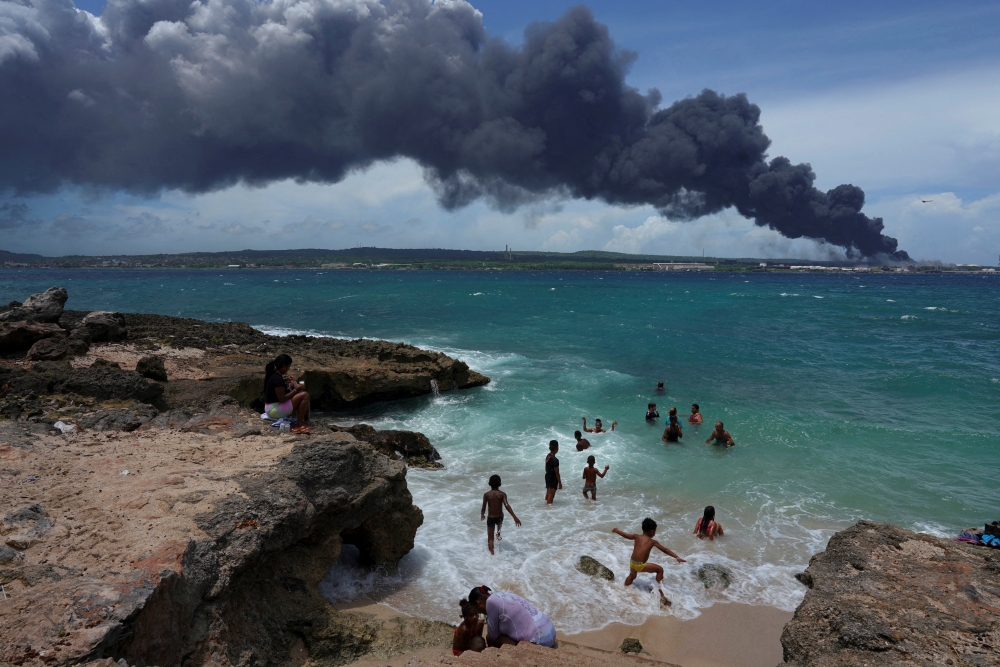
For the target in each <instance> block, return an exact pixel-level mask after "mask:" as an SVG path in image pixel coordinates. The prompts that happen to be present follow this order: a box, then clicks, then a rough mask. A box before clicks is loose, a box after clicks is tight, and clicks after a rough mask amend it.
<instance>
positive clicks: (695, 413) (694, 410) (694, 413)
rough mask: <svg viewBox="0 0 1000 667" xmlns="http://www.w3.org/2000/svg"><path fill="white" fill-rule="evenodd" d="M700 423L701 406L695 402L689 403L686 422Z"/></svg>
mask: <svg viewBox="0 0 1000 667" xmlns="http://www.w3.org/2000/svg"><path fill="white" fill-rule="evenodd" d="M700 423H701V408H699V407H698V404H697V403H692V404H691V416H690V417H688V424H700Z"/></svg>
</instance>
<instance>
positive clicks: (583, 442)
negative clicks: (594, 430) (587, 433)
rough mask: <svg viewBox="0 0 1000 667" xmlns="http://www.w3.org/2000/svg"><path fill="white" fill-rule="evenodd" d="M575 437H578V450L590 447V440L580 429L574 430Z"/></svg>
mask: <svg viewBox="0 0 1000 667" xmlns="http://www.w3.org/2000/svg"><path fill="white" fill-rule="evenodd" d="M573 437H574V438H576V451H578V452H582V451H583V450H585V449H587V448H589V447H590V440H587V439H586V438H585V437H583V434H582V433H580V432H579V431H573Z"/></svg>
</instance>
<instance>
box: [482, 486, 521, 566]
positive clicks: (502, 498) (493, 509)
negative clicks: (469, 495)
mask: <svg viewBox="0 0 1000 667" xmlns="http://www.w3.org/2000/svg"><path fill="white" fill-rule="evenodd" d="M505 507H506V508H507V511H508V512H510V515H511V516H512V517H514V525H515V526H520V525H521V520H520V519H518V518H517V515H516V514H514V510H512V509H511V508H510V503H508V502H507V494H506V493H504V492H503V491H501V490H500V475H493V476H491V477H490V490H489V491H487V492H486V493H484V494H483V507H482V509H481V510H479V520H480V521H483V520H484V519H485V520H486V529H487V530H488V531H489V533H488V534H487V538H486V544H487V546H489V548H490V553H491V554H492V553H494V552H493V529H494V528H496V532H497V539H498V540H502V539H503V538H502V537H500V528H501V527H503V508H505ZM487 509H489V516H487V515H486V510H487Z"/></svg>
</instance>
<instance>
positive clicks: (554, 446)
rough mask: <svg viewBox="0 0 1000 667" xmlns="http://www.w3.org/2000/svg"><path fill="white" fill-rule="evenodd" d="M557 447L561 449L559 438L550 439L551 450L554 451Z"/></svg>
mask: <svg viewBox="0 0 1000 667" xmlns="http://www.w3.org/2000/svg"><path fill="white" fill-rule="evenodd" d="M557 449H559V441H558V440H549V451H550V452H554V451H556V450H557Z"/></svg>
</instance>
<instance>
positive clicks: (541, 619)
mask: <svg viewBox="0 0 1000 667" xmlns="http://www.w3.org/2000/svg"><path fill="white" fill-rule="evenodd" d="M291 365H292V358H291V357H290V356H288V355H287V354H280V355H278V356H277V357H276V358H275V359H274V361H271V362H269V363H268V364H267V366H266V367H265V370H264V413H265V414H266V415H267V416H268V417H269V418H270V419H283V418H289V417H291V416H292V415H293V414H294V415H295V416H296V422H297V423H296V426H295V427H294V428H292V429H291V430H292V432H293V433H309V431H310V428H309V425H308V423H307V422H308V420H309V416H310V408H311V405H310V399H309V393H308V392H307V391H306V390H305V385H304V384H303V383H300V382H297V381H296V380H295V379H294V378H293V377H292V376H291V375H289V374H288V371H289V369H290V368H291ZM657 392H658V393H664V392H665V388H664V383H663V382H660V383H658V385H657ZM659 416H660V414H659V412H658V411H657V409H656V404H655V403H649V405H648V406H647V411H646V421H647V422H654V421H655V420H656V419H658V418H659ZM688 423H689V424H701V423H702V416H701V412H700V408H699V406H698V404H697V403H695V404H693V405H692V406H691V415H690V416H689V417H688ZM617 426H618V422H617V421H613V422H612V423H611V428H610V429H605V428H604V423H603V422H602V420H600V419H595V420H594V426H593V427H588V426H587V418H586V417H583V432H582V433H581V432H580V431H576V432H575V433H574V434H573V435H574V437H575V438H576V449H577V451H583V450H585V449H588V448H590V446H591V444H590V441H589V440H587V439H586V438H584V437H583V433H589V434H601V433H608V432H613V431H614V430H615V428H616V427H617ZM682 437H683V429H682V428H681V426H680V423H679V421H678V419H677V408H670V411H669V420H668V423H667V427H666V429H665V430H664V432H663V436H662V438H661V439H662V440H663V442H665V443H668V444H675V443H678V442H679V441H680V439H681V438H682ZM713 440H714V441H715V444H718V445H723V446H727V447H731V446H733V445H734V444H735V443H734V442H733V438H732V436H731V435H730V434H729V432H728V431H726V430H725V428H724V426H723V424H722V422H716V424H715V430H713V432H712V434H711V435H710V436H709V438H708V440H706V441H705V443H706V444H708V443H710V442H712V441H713ZM558 452H559V442H558V441H557V440H552V441H550V442H549V453H548V455H547V456H546V457H545V502H546V504H549V505H551V504H552V503H553V502H554V501H555V495H556V491H558V490H559V489H562V488H563V486H562V476H561V474H560V472H559V459H558V458H557V457H556V454H558ZM596 464H597V460H596V457H595V456H593V455H590V456H588V457H587V466H586V467H585V468H584V469H583V475H582V479H583V497H584V499H585V500H586V501H587V502H594V501H596V500H597V479H598V478H599V477H600V478H602V479H603V478H604V476H605V475H606V474H607V473H608V470H610V468H611V466H609V465H605V466H604V469H603V470H601V469H599V468H598V467H597V465H596ZM501 483H502V482H501V479H500V476H499V475H491V476H490V478H489V486H490V490H489V491H487V492H486V493H485V494H483V504H482V508H481V509H480V520H483V521H486V530H487V547H488V548H489V551H490V554H494V553H495V549H496V547H495V543H496V541H497V540H499V539H501V538H500V530H501V528H502V527H503V520H504V510H506V511H507V513H508V514H510V516H511V518H512V519H513V520H514V525H515V526H520V525H521V520H520V519H518V518H517V515H516V514H514V510H513V508H511V506H510V501H509V500H508V498H507V494H506V493H504V492H503V491H501V490H500V486H501ZM641 528H642V531H641V532H639V533H626V532H624V531H622V530H619V529H618V528H617V527H616V528H613V529H612V531H611V532H613V533H614V534H616V535H619V536H621V537H623V538H625V539H626V540H629V541H631V542H632V543H633V545H632V555H631V557H630V559H629V575H628V577H627V578H626V579H625V585H626V586H631V585H632V583H633V582H634V581H635V578H636V577H637V576H638V575H639V574H640V573H648V574H652V575H654V576H655V577H656V584H657V588H658V590H659V594H660V601H661V604H664V605H669V604H670V602H669V600H667V598H666V596H665V595H664V593H663V590H662V589H660V588H659V586H660V584H661V583H662V581H663V568H662V567H661V566H660V565H657V564H655V563H651V562H649V559H650V554H651V553H652V551H653V549H658V550H659V551H662V552H663V553H665V554H666V555H668V556H670V557H671V558H674V559H675V560H676V561H677V562H678V563H684V562H686V561H685V560H684V559H683V558H681V557H680V556H678V555H677V554H676V553H674V552H673V551H671V550H670V549H669V548H667V547H666V546H664V545H663V544H660V543H659V542H658V541H657V540H656V539H655V536H656V528H657V526H656V522H655V521H654V520H653V519H651V518H649V517H646V518H645V519H643V521H642V526H641ZM694 533H695V534H696V535H697V536H698V537H699V538H700V539H709V540H714V539H715V538H716V537H720V536H722V535H724V532H723V529H722V525H721V524H719V522H717V521H716V520H715V508H714V507H712V506H708V507H706V508H705V512H704V514H703V515H702V517H701V518H699V519H698V522H697V523H696V524H695V527H694ZM459 606H460V609H461V613H462V623H461V624H460V625H459V626H458V627H457V628H455V636H454V641H453V643H452V650H453V652H454V653H455V654H456V655H460V654H461V653H463V652H464V651H482V650H484V649H485V648H486V647H487V646H495V647H500V646H503V645H505V644H517V643H519V642H522V641H527V642H531V643H532V644H537V645H539V646H554V645H555V641H556V631H555V627H554V626H553V625H552V621H551V620H550V619H549V617H548V616H547V615H546V614H544V613H543V612H541V611H539V610H538V609H537V608H536V607H535V606H534V605H533V604H531V603H530V602H528V601H527V600H525V599H524V598H523V597H521V596H519V595H516V594H514V593H510V592H505V591H497V592H494V591H493V590H492V589H490V588H489V587H488V586H485V585H483V586H479V587H477V588H473V589H472V590H471V591H470V592H469V596H468V598H465V599H463V600H462V601H461V602H460V603H459ZM482 615H485V616H486V621H485V623H484V622H483V621H482V620H481V616H482ZM484 632H485V636H484Z"/></svg>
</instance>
